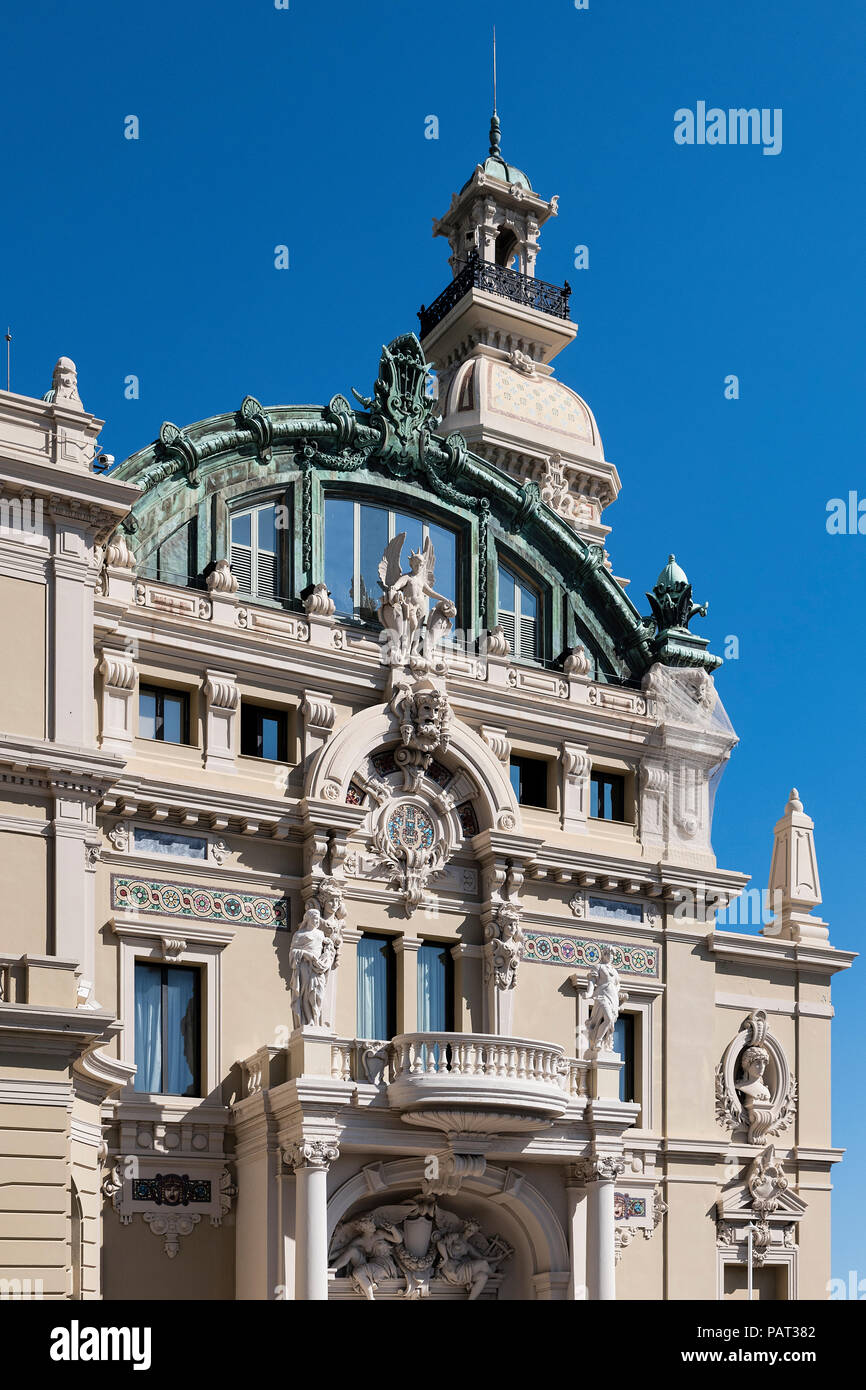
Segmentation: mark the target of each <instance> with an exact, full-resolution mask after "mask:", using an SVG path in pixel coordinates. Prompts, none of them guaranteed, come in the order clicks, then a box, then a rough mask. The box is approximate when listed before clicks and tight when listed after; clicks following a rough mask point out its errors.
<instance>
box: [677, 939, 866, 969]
mask: <svg viewBox="0 0 866 1390" xmlns="http://www.w3.org/2000/svg"><path fill="white" fill-rule="evenodd" d="M705 941H706V946H707V950H708V951H709V952H710V953H711V954H712V955H714V956H716V957H717V958H718V959H719V960H730V961H735V962H736V963H737V964H739V965H741V966H746V965H749V964H750V963H754V964H756V965H761V966H766V965H770V964H771V965H773V966H775V967H776V968H781V969H788V970H808V971H811V972H814V973H815V974H826V975H835V974H836V973H837V972H838V971H840V970H847V969H848V968H849V967H850V966H851V965H852V964H853V962H854V961H855V960H856V959H857V954H858V953H857V952H856V951H840V950H837V949H836V948H835V947H834V946H829V945H822V944H821V943H820V942H817V943H816V942H809V941H805V942H798V941H787V940H779V939H778V938H776V937H772V936H747V935H745V934H742V935H741V934H740V933H735V932H713V931H711V932H707V934H706V937H705Z"/></svg>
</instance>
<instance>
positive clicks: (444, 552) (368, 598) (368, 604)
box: [325, 497, 459, 623]
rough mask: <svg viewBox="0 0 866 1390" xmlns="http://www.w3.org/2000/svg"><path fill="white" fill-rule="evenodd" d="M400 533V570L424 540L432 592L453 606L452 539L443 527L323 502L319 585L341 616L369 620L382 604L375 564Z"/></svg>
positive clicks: (349, 503) (363, 506) (341, 500)
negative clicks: (429, 549)
mask: <svg viewBox="0 0 866 1390" xmlns="http://www.w3.org/2000/svg"><path fill="white" fill-rule="evenodd" d="M401 531H405V533H406V539H405V541H404V543H403V569H404V571H406V570H407V569H408V567H409V552H410V551H412V550H420V549H421V547H422V546H423V544H424V542H425V540H426V539H427V537H428V536H429V538H430V541H431V542H432V545H433V551H434V554H435V557H436V573H435V584H436V590H437V592H438V593H440V594H444V595H445V597H446V598H450V599H451V600H452V602H454V603H455V604H457V606H458V623H459V602H458V585H457V533H456V532H455V531H452V530H450V529H449V528H448V527H446V526H437V525H436V523H435V522H432V521H427V520H425V519H424V518H423V517H420V516H415V515H413V514H412V513H411V512H402V511H399V510H398V509H397V508H394V507H385V506H379V505H375V504H373V503H368V502H357V501H354V500H353V499H351V498H348V497H327V498H326V499H325V583H326V584H327V586H328V588H329V589H330V591H331V597H332V598H333V600H334V603H335V604H336V607H337V612H338V613H340V614H342V615H353V616H354V617H357V618H364V619H366V620H368V621H369V620H371V619H374V618H375V616H376V610H377V609H378V607H379V604H380V602H381V600H382V589H381V587H380V584H379V562H380V560H381V559H382V556H383V554H384V552H385V546H386V545H387V544H388V542H389V540H392V539H393V537H394V536H398V535H399V534H400V532H401Z"/></svg>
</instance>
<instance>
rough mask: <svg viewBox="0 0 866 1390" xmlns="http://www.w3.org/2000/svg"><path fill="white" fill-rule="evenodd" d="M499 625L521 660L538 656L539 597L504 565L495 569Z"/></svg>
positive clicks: (534, 589) (534, 659) (529, 659)
mask: <svg viewBox="0 0 866 1390" xmlns="http://www.w3.org/2000/svg"><path fill="white" fill-rule="evenodd" d="M498 610H499V611H498V619H499V625H500V627H501V628H502V630H503V632H504V633H505V635H506V637H507V638H508V642H509V645H510V647H511V650H512V652H513V653H514V655H515V656H516V657H518V658H519V660H521V661H538V660H539V658H540V656H541V594H540V593H539V591H538V589H536V588H535V586H534V585H532V584H530V583H529V582H528V581H527V580H526V579H524V578H523V576H522V575H520V574H518V573H517V572H516V571H515V570H512V569H509V567H508V566H507V565H503V564H501V563H500V566H499V599H498Z"/></svg>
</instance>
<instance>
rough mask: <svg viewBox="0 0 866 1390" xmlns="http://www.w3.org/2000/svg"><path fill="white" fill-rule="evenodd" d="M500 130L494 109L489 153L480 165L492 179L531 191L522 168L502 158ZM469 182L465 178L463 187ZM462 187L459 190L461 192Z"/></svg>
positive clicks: (469, 181)
mask: <svg viewBox="0 0 866 1390" xmlns="http://www.w3.org/2000/svg"><path fill="white" fill-rule="evenodd" d="M500 130H501V127H500V125H499V117H498V116H497V114H496V112H495V111H494V112H493V117H492V119H491V122H490V153H489V155H488V156H487V158H486V159H485V161H484V163H483V164H482V166H481V167H482V170H483V171H484V173H485V174H487V175H488V176H489V177H490V178H492V179H500V180H501V181H502V183H510V184H511V185H512V187H514V188H525V189H526V191H527V193H532V191H533V188H532V184H531V183H530V182H529V179H528V178H527V177H526V175H525V174H524V172H523V170H522V169H518V168H516V167H515V165H513V164H509V163H508V162H507V161H506V160H504V159H503V158H502V150H501V149H500V148H499V142H500ZM472 177H473V178H474V177H475V176H474V175H473V176H472ZM471 182H472V179H471V178H469V179H467V180H466V183H464V185H463V188H466V187H468V185H469V184H470V183H471ZM463 188H461V190H460V192H461V193H462V192H463Z"/></svg>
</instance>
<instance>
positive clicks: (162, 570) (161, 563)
mask: <svg viewBox="0 0 866 1390" xmlns="http://www.w3.org/2000/svg"><path fill="white" fill-rule="evenodd" d="M193 525H194V523H193V522H190V523H188V524H187V525H186V526H181V528H180V530H179V531H175V533H174V535H173V536H169V538H168V540H166V541H163V543H162V545H161V546H160V547H159V550H158V552H157V557H158V559H157V564H158V577H159V578H160V579H162V580H165V582H166V583H168V584H186V582H187V580H188V579H189V575H190V562H189V547H190V528H191V527H192V526H193Z"/></svg>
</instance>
